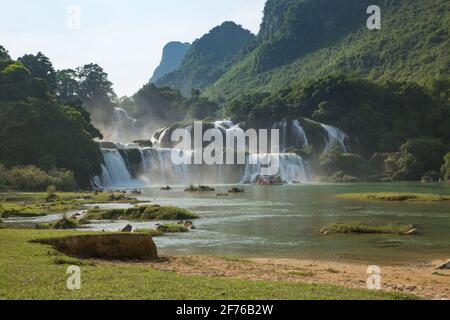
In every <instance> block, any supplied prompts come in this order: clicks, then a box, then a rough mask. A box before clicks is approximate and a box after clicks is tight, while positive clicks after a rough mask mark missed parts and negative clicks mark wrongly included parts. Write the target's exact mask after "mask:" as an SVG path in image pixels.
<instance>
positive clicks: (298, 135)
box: [292, 120, 309, 148]
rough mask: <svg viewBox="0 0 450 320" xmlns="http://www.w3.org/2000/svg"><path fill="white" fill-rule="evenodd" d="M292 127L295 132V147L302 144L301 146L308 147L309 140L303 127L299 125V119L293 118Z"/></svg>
mask: <svg viewBox="0 0 450 320" xmlns="http://www.w3.org/2000/svg"><path fill="white" fill-rule="evenodd" d="M292 129H293V131H294V134H295V144H296V146H297V147H299V146H302V148H305V147H308V146H309V142H308V138H307V137H306V132H305V129H303V127H302V126H301V125H300V121H298V120H294V121H293V122H292Z"/></svg>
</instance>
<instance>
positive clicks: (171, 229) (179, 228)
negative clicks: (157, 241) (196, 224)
mask: <svg viewBox="0 0 450 320" xmlns="http://www.w3.org/2000/svg"><path fill="white" fill-rule="evenodd" d="M158 231H159V232H162V233H184V232H189V229H188V228H186V227H185V226H183V225H180V224H164V225H160V226H159V227H158Z"/></svg>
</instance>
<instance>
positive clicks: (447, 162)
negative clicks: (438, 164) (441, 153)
mask: <svg viewBox="0 0 450 320" xmlns="http://www.w3.org/2000/svg"><path fill="white" fill-rule="evenodd" d="M441 173H442V175H443V176H444V179H445V180H447V181H450V152H449V153H447V154H446V155H445V157H444V164H443V165H442V168H441Z"/></svg>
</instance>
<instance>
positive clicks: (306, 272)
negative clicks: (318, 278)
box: [289, 271, 314, 278]
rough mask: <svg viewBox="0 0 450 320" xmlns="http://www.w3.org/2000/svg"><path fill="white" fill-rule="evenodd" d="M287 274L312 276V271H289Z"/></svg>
mask: <svg viewBox="0 0 450 320" xmlns="http://www.w3.org/2000/svg"><path fill="white" fill-rule="evenodd" d="M289 274H291V275H293V276H297V277H304V278H307V277H312V276H314V273H312V272H310V271H292V272H289Z"/></svg>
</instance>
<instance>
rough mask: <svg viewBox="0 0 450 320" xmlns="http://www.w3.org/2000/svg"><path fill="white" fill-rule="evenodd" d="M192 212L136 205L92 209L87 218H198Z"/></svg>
mask: <svg viewBox="0 0 450 320" xmlns="http://www.w3.org/2000/svg"><path fill="white" fill-rule="evenodd" d="M197 218H198V216H197V215H195V214H193V213H192V212H190V211H188V210H185V209H181V208H176V207H171V206H167V207H161V206H159V205H148V206H136V207H134V208H130V209H126V210H124V209H105V210H102V209H92V210H89V211H88V215H87V219H91V220H96V219H97V220H120V219H131V220H185V219H197Z"/></svg>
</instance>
